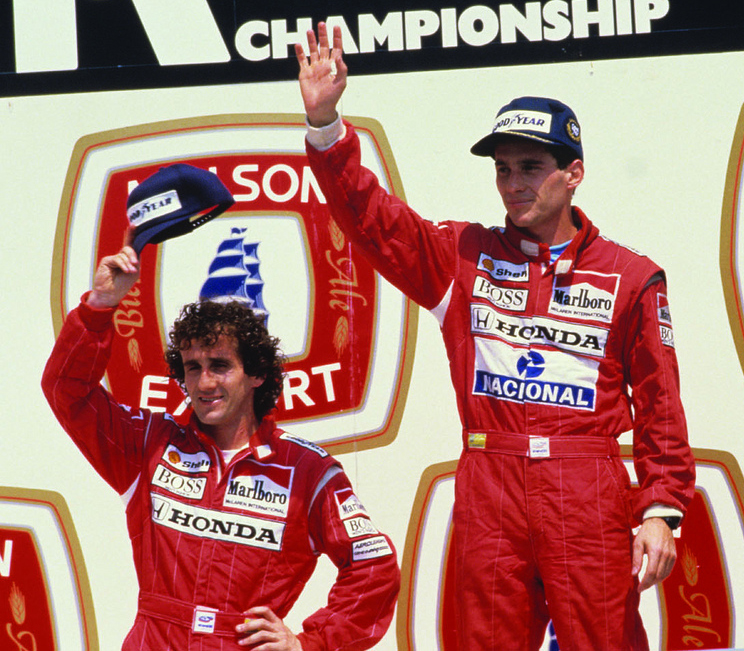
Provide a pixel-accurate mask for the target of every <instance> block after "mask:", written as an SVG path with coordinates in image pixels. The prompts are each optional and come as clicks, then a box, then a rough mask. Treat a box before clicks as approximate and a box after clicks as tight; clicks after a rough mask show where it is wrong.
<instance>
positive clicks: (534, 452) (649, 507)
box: [296, 24, 694, 651]
mask: <svg viewBox="0 0 744 651" xmlns="http://www.w3.org/2000/svg"><path fill="white" fill-rule="evenodd" d="M308 43H309V57H306V55H305V54H304V52H303V50H302V48H301V47H300V46H299V45H298V46H296V54H297V58H298V61H299V64H300V75H299V79H300V87H301V92H302V97H303V101H304V104H305V110H306V114H307V121H308V126H309V129H308V135H307V153H308V157H309V161H310V165H311V167H312V170H313V172H314V174H315V176H316V178H317V179H318V182H319V184H320V186H321V189H322V191H323V194H324V195H325V197H326V198H327V200H328V203H329V207H330V209H331V212H332V214H333V216H334V218H335V219H336V221H337V222H338V224H339V225H340V226H341V228H342V229H343V231H344V232H345V233H346V235H347V237H349V239H350V240H351V241H352V242H354V244H355V245H356V247H357V248H358V249H359V250H361V251H362V252H363V253H364V255H365V256H366V257H367V258H368V259H369V260H370V261H371V262H372V264H373V265H374V266H375V267H376V268H377V270H378V271H379V272H380V273H381V274H382V275H383V276H385V277H386V278H387V279H388V280H389V281H390V282H392V283H393V284H394V285H395V286H397V287H398V288H399V289H400V290H401V291H403V292H404V293H405V294H406V295H408V296H409V297H410V298H412V299H413V300H414V301H416V302H417V303H419V304H420V305H422V306H423V307H425V308H427V309H428V310H430V311H431V312H432V314H433V315H434V316H435V317H436V318H437V320H438V322H439V324H440V327H441V330H442V335H443V338H444V343H445V347H446V349H447V354H448V357H449V360H450V373H451V380H452V383H453V385H454V388H455V391H456V395H457V404H458V410H459V414H460V418H461V421H462V426H463V429H462V436H463V445H464V450H463V454H462V456H461V458H460V462H459V465H458V469H457V478H456V488H455V506H454V514H453V526H454V544H455V559H456V568H455V573H456V575H455V576H456V578H455V585H456V586H457V587H456V590H457V594H456V600H455V601H456V603H457V607H458V614H457V622H456V624H457V632H458V640H459V647H460V649H462V650H463V651H473V650H486V649H488V650H493V649H506V650H512V649H530V650H533V649H538V648H540V645H541V643H542V640H543V638H544V634H545V629H546V626H547V623H548V621H549V620H550V619H552V620H553V623H554V626H555V630H556V635H557V638H558V643H559V646H560V648H561V650H562V651H566V650H568V649H580V650H591V651H598V650H600V649H647V648H648V642H647V639H646V634H645V631H644V629H643V625H642V623H641V620H640V615H639V612H638V606H639V593H640V591H641V590H644V589H646V588H648V587H650V586H652V585H654V584H657V583H658V582H660V581H662V580H663V579H664V578H666V577H667V576H668V575H669V573H670V572H671V569H672V567H673V565H674V562H675V557H676V554H675V545H674V539H673V534H672V529H673V528H675V527H676V526H677V525H678V523H679V521H680V519H681V518H682V517H683V516H684V513H685V510H686V508H687V505H688V504H689V502H690V500H691V498H692V495H693V484H694V462H693V459H692V455H691V452H690V448H689V445H688V442H687V431H686V424H685V419H684V415H683V410H682V405H681V401H680V398H679V380H678V370H677V362H676V358H675V353H674V348H673V338H672V334H671V333H672V330H671V321H670V317H669V308H668V302H667V298H666V286H665V276H664V272H663V271H662V269H660V268H659V267H658V266H656V265H655V264H654V263H653V262H651V261H650V260H649V259H648V258H646V257H644V256H642V255H639V254H638V253H635V252H633V251H631V250H630V249H628V248H626V247H623V246H621V245H618V244H616V243H614V242H611V241H609V240H607V239H605V238H603V237H601V236H600V235H599V231H598V229H597V227H596V226H594V225H593V224H592V223H591V222H590V221H589V219H588V218H587V217H586V215H584V213H583V212H582V211H581V210H579V209H578V208H576V207H574V206H572V197H573V194H574V191H575V190H576V188H577V187H578V185H579V184H580V183H581V181H582V179H583V176H584V163H583V149H582V144H581V131H580V128H579V123H578V121H577V119H576V116H575V115H574V114H573V112H572V111H571V109H569V108H568V107H567V106H565V105H564V104H562V103H561V102H558V101H555V100H551V99H547V98H536V97H523V98H519V99H516V100H514V101H512V102H511V103H510V104H508V105H507V106H505V107H504V108H503V109H502V110H501V111H500V112H499V115H498V116H497V119H496V125H495V127H494V130H493V132H492V133H490V134H488V135H487V136H486V137H485V138H483V139H482V140H480V141H479V142H478V143H476V144H475V145H474V147H473V149H472V151H473V153H474V154H476V155H480V156H489V157H493V158H494V160H495V164H496V186H497V189H498V191H499V193H500V195H501V197H502V199H503V202H504V205H505V207H506V224H505V227H503V228H496V227H494V228H487V227H485V226H482V225H480V224H477V223H466V222H456V221H448V222H442V223H439V224H433V223H431V222H429V221H427V220H425V219H422V218H421V217H419V216H418V215H417V214H416V213H415V212H414V211H413V210H412V209H411V208H410V207H408V206H407V205H405V204H404V203H403V202H402V201H401V200H400V199H398V198H396V197H393V196H390V195H388V194H387V193H386V192H385V191H384V190H383V189H382V188H381V187H380V186H379V184H378V181H377V179H376V177H375V176H374V174H373V173H371V172H370V171H369V170H367V169H365V168H364V167H362V166H361V163H360V146H359V140H358V137H357V136H356V134H355V132H354V128H353V126H352V125H350V124H349V123H346V122H345V121H343V120H342V119H341V118H340V116H339V115H338V113H337V110H336V106H337V103H338V100H339V99H340V97H341V94H342V93H343V91H344V88H345V86H346V78H347V68H346V65H345V63H344V61H343V59H342V42H341V32H340V30H339V29H335V30H334V34H333V47H332V48H331V47H330V43H329V38H328V33H327V29H326V26H325V25H323V24H321V25H320V26H319V29H318V39H317V40H316V37H315V34H314V33H313V32H312V31H310V32H308ZM631 429H632V430H633V432H634V436H633V456H634V462H635V468H636V473H637V476H638V482H639V487H638V489H637V490H635V491H631V488H630V483H629V478H628V474H627V472H626V470H625V468H624V466H623V463H622V461H621V459H620V457H619V446H618V443H617V437H618V436H619V435H620V434H621V433H622V432H625V431H628V430H631ZM635 526H638V527H639V529H638V533H637V534H636V535H635V536H634V535H633V531H632V529H633V527H635ZM644 560H647V562H648V563H647V568H646V570H645V573H643V574H642V575H641V566H642V562H643V561H644Z"/></svg>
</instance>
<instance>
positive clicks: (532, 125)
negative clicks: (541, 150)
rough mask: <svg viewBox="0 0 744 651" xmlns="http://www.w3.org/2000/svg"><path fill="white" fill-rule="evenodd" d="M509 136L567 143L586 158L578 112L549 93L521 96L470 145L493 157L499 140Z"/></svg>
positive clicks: (579, 155) (474, 152)
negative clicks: (489, 130) (487, 131)
mask: <svg viewBox="0 0 744 651" xmlns="http://www.w3.org/2000/svg"><path fill="white" fill-rule="evenodd" d="M506 136H516V137H518V138H528V139H529V140H535V141H537V142H541V143H543V144H545V145H558V146H561V147H568V148H570V149H572V150H573V151H574V152H575V153H576V158H579V159H581V160H584V149H583V148H582V146H581V128H580V127H579V121H578V120H577V119H576V114H575V113H574V112H573V111H572V110H571V109H570V108H569V107H568V106H566V105H565V104H564V103H563V102H559V101H558V100H557V99H549V98H547V97H518V98H517V99H513V100H512V101H511V102H509V103H508V104H507V105H506V106H504V107H503V108H502V109H501V110H500V111H499V112H498V113H497V114H496V120H495V123H494V125H493V129H492V131H491V133H489V134H488V135H487V136H485V137H483V138H481V139H480V140H479V141H478V142H476V143H475V144H474V145H473V146H472V147H471V148H470V152H471V153H473V154H475V155H476V156H490V157H491V158H493V154H494V149H495V147H496V143H497V142H498V141H499V140H501V139H503V138H504V137H506Z"/></svg>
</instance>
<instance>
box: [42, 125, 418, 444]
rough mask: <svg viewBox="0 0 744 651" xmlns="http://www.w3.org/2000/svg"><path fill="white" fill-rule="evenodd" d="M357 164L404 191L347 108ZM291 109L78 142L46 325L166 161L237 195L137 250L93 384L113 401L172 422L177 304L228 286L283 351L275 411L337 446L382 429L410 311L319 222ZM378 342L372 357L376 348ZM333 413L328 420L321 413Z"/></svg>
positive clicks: (394, 405) (383, 149)
mask: <svg viewBox="0 0 744 651" xmlns="http://www.w3.org/2000/svg"><path fill="white" fill-rule="evenodd" d="M355 122H356V124H357V126H358V127H359V130H360V132H361V136H362V142H363V151H364V154H363V156H364V161H365V164H367V165H368V166H369V167H371V168H372V169H373V170H375V172H376V173H377V175H378V177H379V178H380V180H381V183H382V184H383V186H385V187H386V188H387V189H388V190H389V191H390V192H391V193H393V194H396V195H398V196H401V195H402V188H401V183H400V180H399V178H398V175H397V171H396V167H395V163H394V161H393V159H392V156H391V154H390V149H389V146H388V145H387V141H386V139H385V135H384V133H383V132H382V129H381V127H380V125H379V124H378V123H376V122H374V121H371V120H364V119H360V120H355ZM304 133H305V126H304V119H303V117H302V116H299V115H290V116H280V115H272V116H252V115H237V116H236V115H231V116H216V117H212V118H201V119H198V120H180V121H172V122H164V123H156V124H150V125H144V126H138V127H132V128H127V129H121V130H116V131H110V132H104V133H97V134H93V135H90V136H86V137H84V138H82V139H81V140H80V141H79V142H78V144H77V146H76V148H75V150H74V153H73V155H72V159H71V162H70V167H69V171H68V175H67V181H66V186H65V191H64V195H63V197H62V201H61V205H60V212H59V220H58V225H57V239H56V245H55V258H54V270H53V279H52V310H53V314H54V320H55V327H56V328H57V329H59V327H60V326H61V323H62V320H63V319H64V316H65V315H66V314H67V312H68V311H69V310H70V309H72V308H73V307H75V305H76V304H77V302H78V300H79V297H80V295H81V294H82V293H83V292H84V291H86V290H87V289H88V288H89V286H90V282H91V277H92V274H93V272H94V270H95V268H96V266H97V264H98V262H99V260H100V259H101V258H102V257H103V256H105V255H109V254H111V253H114V252H116V251H117V250H118V249H119V248H120V247H121V244H122V241H123V234H124V231H125V228H126V225H127V218H126V209H125V206H126V199H127V196H128V194H129V192H131V190H132V189H133V188H134V187H136V185H137V184H138V183H140V182H141V181H143V180H144V179H145V178H147V177H148V176H149V175H151V174H152V173H154V172H155V171H157V170H158V169H159V168H160V167H162V166H164V165H169V164H172V163H175V162H185V163H189V164H191V165H195V166H197V167H201V168H203V169H208V170H211V171H212V172H214V173H215V174H217V176H219V178H220V179H221V180H222V182H223V183H225V185H226V186H227V187H228V189H229V190H230V192H231V193H232V194H233V196H234V198H235V204H234V205H233V206H232V207H231V208H230V209H229V210H228V211H227V212H226V213H224V214H223V215H221V216H220V217H219V218H217V219H215V220H213V221H211V222H210V223H208V224H206V225H204V226H202V227H201V228H199V229H197V230H195V231H194V232H193V233H190V234H189V235H185V236H182V237H179V238H175V239H172V240H168V241H166V242H164V243H162V244H160V245H157V246H155V245H152V244H149V245H147V246H146V247H145V248H144V250H143V251H142V256H141V264H142V274H141V278H140V280H139V282H138V283H137V284H136V285H135V287H134V288H133V289H132V291H131V292H130V294H129V295H128V296H127V297H126V298H125V300H124V301H123V302H122V304H121V305H120V306H119V309H118V310H117V312H116V315H115V318H114V324H115V328H116V332H117V334H118V337H117V338H116V342H115V345H114V349H113V354H112V358H111V362H110V363H109V366H108V372H107V377H106V382H107V386H108V388H109V390H110V391H111V392H112V393H113V394H114V396H115V397H116V399H117V400H119V401H120V402H122V403H123V404H127V405H131V406H133V407H135V408H137V407H143V408H148V409H151V410H154V411H167V412H168V413H171V414H173V415H174V416H175V417H176V418H179V419H181V418H185V417H186V415H187V404H186V402H185V400H184V396H183V393H182V392H181V390H180V388H179V387H178V386H177V385H176V384H175V383H174V382H171V381H169V380H168V379H167V377H166V375H167V374H166V371H165V364H164V362H163V359H162V357H163V349H164V346H165V342H166V341H167V333H168V329H169V328H170V325H171V323H172V322H173V320H174V319H175V318H176V317H177V316H178V313H179V311H180V308H181V306H182V305H184V304H185V303H189V302H192V301H195V300H198V299H199V298H200V297H210V298H213V297H240V298H242V299H244V300H247V301H249V302H250V303H251V304H252V305H253V307H254V308H255V309H256V310H257V311H260V312H262V313H264V314H266V315H267V324H268V327H269V330H270V332H271V333H272V334H273V335H275V336H277V337H279V339H280V340H281V342H282V345H281V347H282V351H283V352H284V354H285V356H286V357H287V360H288V364H287V367H286V370H287V374H286V378H285V383H284V391H283V394H282V396H281V397H280V399H279V403H278V409H279V414H278V418H279V420H280V421H281V422H282V424H283V426H284V427H286V428H287V429H289V430H291V431H292V432H294V433H295V434H297V435H299V436H302V437H303V438H305V439H308V440H310V441H313V442H314V443H318V444H321V445H323V446H324V447H326V448H328V449H331V450H332V451H333V452H335V453H339V452H343V451H345V450H347V449H351V448H352V447H354V448H355V449H360V448H365V447H375V446H380V445H385V444H387V443H389V442H390V441H391V440H392V438H394V436H395V434H396V432H397V426H398V422H399V420H400V416H401V413H402V410H403V405H404V402H405V397H406V393H407V389H408V380H409V376H410V371H411V365H412V359H413V347H414V342H415V334H416V319H417V310H416V308H415V306H413V305H412V304H411V303H410V302H409V301H408V300H407V299H406V298H405V297H404V296H403V295H402V294H401V293H400V292H398V291H397V290H395V289H394V288H392V287H391V286H390V285H389V284H388V283H386V282H381V281H380V279H379V277H378V276H377V274H376V273H375V272H374V270H373V269H372V268H371V266H370V265H369V264H367V263H366V262H365V261H364V260H363V259H362V258H361V257H360V256H358V255H356V254H355V253H353V252H352V250H351V246H350V244H349V242H348V241H347V240H346V238H345V237H344V235H343V233H342V232H341V231H340V230H339V228H338V226H337V225H336V223H335V222H334V220H333V219H332V217H331V215H330V213H329V210H328V208H327V205H326V200H325V197H323V195H322V193H321V191H320V189H319V187H318V185H317V182H316V180H315V178H314V176H313V174H312V172H311V171H310V168H309V166H308V164H307V160H306V157H305V152H304ZM378 351H384V355H383V354H381V353H378ZM330 418H333V426H332V427H331V426H330V425H329V422H328V419H330Z"/></svg>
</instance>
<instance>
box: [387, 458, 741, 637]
mask: <svg viewBox="0 0 744 651" xmlns="http://www.w3.org/2000/svg"><path fill="white" fill-rule="evenodd" d="M621 447H622V454H623V460H624V462H625V465H626V468H627V469H628V472H629V473H630V476H631V478H634V477H635V474H634V471H633V464H632V452H631V450H630V447H629V446H621ZM693 452H694V455H695V459H696V462H697V484H696V492H695V496H694V498H693V501H692V503H691V505H690V508H689V510H688V512H687V516H686V519H685V522H684V524H683V525H682V528H681V535H680V537H679V538H676V539H675V540H676V545H677V563H676V565H675V567H674V570H673V571H672V574H671V575H670V576H669V578H668V579H667V580H666V581H664V583H662V584H661V587H659V588H652V589H651V591H649V592H648V593H644V595H645V596H644V598H643V599H642V600H641V616H642V617H643V622H644V626H645V628H646V632H647V634H648V638H649V643H650V648H651V649H652V650H655V651H680V650H683V649H723V648H731V647H741V646H742V638H741V637H735V627H734V622H735V613H736V612H737V611H738V612H741V611H742V609H744V590H742V589H741V586H740V584H741V581H740V580H738V577H740V576H741V567H740V559H741V558H744V529H743V528H742V526H743V525H742V524H741V523H742V522H744V476H742V472H741V469H740V467H739V465H738V463H737V461H736V459H735V458H734V457H733V456H732V455H730V454H729V453H727V452H721V451H716V450H701V449H698V450H694V451H693ZM456 467H457V462H456V461H448V462H444V463H440V464H436V465H434V466H431V467H429V468H427V469H426V470H425V471H424V473H423V474H422V476H421V481H420V482H419V487H418V491H417V493H416V498H415V502H414V506H413V509H412V512H411V519H410V522H409V525H408V533H407V536H406V544H405V549H404V552H403V555H402V560H401V571H402V583H401V592H400V598H399V601H398V614H397V640H398V649H400V650H401V651H413V650H414V649H432V650H436V651H455V650H456V649H457V644H456V637H455V628H454V621H455V590H454V564H455V561H454V550H453V545H452V531H451V517H452V505H453V503H454V494H455V493H454V483H455V470H456ZM722 523H727V526H726V527H724V526H721V525H722ZM730 523H737V524H736V525H735V526H731V524H730ZM557 648H558V647H557V644H556V642H555V640H553V641H552V644H551V641H550V639H549V636H548V635H547V634H546V638H545V641H544V643H543V646H542V647H541V651H549V650H550V651H553V650H554V649H557Z"/></svg>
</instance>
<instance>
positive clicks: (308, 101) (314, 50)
mask: <svg viewBox="0 0 744 651" xmlns="http://www.w3.org/2000/svg"><path fill="white" fill-rule="evenodd" d="M307 42H308V46H309V49H310V53H309V56H306V55H305V52H304V50H303V48H302V45H300V44H299V43H298V44H296V45H295V54H296V56H297V61H298V63H299V64H300V76H299V80H300V92H301V93H302V101H303V102H304V103H305V113H306V114H307V119H308V122H309V123H310V126H313V127H323V126H326V125H327V124H330V123H331V122H333V121H334V120H335V119H336V118H337V117H338V113H337V111H336V106H337V104H338V101H339V100H340V99H341V95H343V92H344V89H345V88H346V77H347V68H346V64H345V63H344V60H343V56H342V55H343V43H342V39H341V28H340V27H335V28H334V29H333V47H332V48H331V47H329V41H328V27H327V25H326V24H325V23H320V24H319V25H318V38H317V39H316V38H315V32H314V31H313V30H308V32H307Z"/></svg>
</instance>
